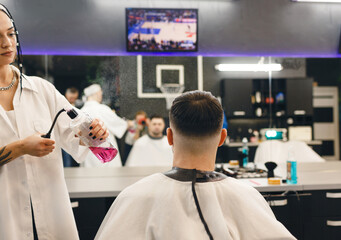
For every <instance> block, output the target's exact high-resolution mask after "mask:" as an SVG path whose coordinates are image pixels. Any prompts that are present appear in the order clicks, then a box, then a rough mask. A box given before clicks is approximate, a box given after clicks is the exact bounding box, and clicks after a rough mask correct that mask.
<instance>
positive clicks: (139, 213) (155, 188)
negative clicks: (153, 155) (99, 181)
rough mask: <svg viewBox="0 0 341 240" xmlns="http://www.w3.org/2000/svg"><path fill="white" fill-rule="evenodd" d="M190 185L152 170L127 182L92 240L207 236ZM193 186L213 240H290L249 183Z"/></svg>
mask: <svg viewBox="0 0 341 240" xmlns="http://www.w3.org/2000/svg"><path fill="white" fill-rule="evenodd" d="M191 184H192V183H191V182H182V181H178V180H174V179H172V178H169V177H167V176H165V175H164V174H162V173H156V174H153V175H151V176H149V177H146V178H143V179H142V180H140V181H138V182H137V183H135V184H133V185H131V186H130V187H127V188H126V189H124V190H123V191H122V192H121V193H120V194H119V196H118V197H117V198H116V199H115V201H114V203H113V205H112V206H111V208H110V210H109V211H108V213H107V215H106V217H105V218H104V220H103V222H102V225H101V227H100V229H99V231H98V233H97V235H96V238H95V239H96V240H111V239H115V240H126V239H134V240H142V239H143V240H152V239H156V240H160V239H162V240H174V239H186V240H187V239H195V240H207V239H209V237H208V235H207V233H206V231H205V228H204V225H203V223H202V222H201V219H200V217H199V214H198V211H197V208H196V205H195V202H194V198H193V194H192V189H191ZM195 189H196V194H197V196H198V201H199V205H200V207H201V211H202V214H203V216H204V218H205V221H206V223H207V225H208V228H209V229H210V232H211V234H212V236H213V238H214V239H215V240H229V239H235V240H237V239H242V240H260V239H264V240H265V239H267V240H279V239H281V240H284V239H295V238H294V237H293V236H292V235H291V234H290V233H289V231H288V230H287V229H286V228H285V227H284V226H283V225H282V224H281V223H280V222H278V221H277V220H276V218H275V216H274V214H273V213H272V211H271V209H270V207H269V205H268V204H267V202H266V201H265V199H264V198H263V197H262V195H261V194H260V193H259V192H258V191H257V190H256V189H254V188H253V187H251V186H249V185H246V184H244V183H242V182H240V181H238V180H236V179H234V178H230V177H228V178H225V179H223V180H220V181H216V182H204V183H196V184H195Z"/></svg>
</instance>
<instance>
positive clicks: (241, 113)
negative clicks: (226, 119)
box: [233, 111, 245, 116]
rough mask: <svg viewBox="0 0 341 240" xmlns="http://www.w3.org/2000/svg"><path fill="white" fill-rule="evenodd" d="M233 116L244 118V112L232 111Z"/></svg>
mask: <svg viewBox="0 0 341 240" xmlns="http://www.w3.org/2000/svg"><path fill="white" fill-rule="evenodd" d="M233 115H234V116H245V112H244V111H234V112H233Z"/></svg>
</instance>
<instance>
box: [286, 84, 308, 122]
mask: <svg viewBox="0 0 341 240" xmlns="http://www.w3.org/2000/svg"><path fill="white" fill-rule="evenodd" d="M286 95H287V115H288V116H304V115H306V116H312V115H313V79H311V78H304V79H294V78H288V79H287V80H286Z"/></svg>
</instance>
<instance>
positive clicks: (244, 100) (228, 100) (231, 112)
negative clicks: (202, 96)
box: [220, 79, 253, 118]
mask: <svg viewBox="0 0 341 240" xmlns="http://www.w3.org/2000/svg"><path fill="white" fill-rule="evenodd" d="M220 90H221V99H222V105H223V108H224V111H225V115H226V117H227V118H231V117H232V118H236V117H252V116H253V112H252V105H251V95H252V80H251V79H223V80H222V81H221V82H220Z"/></svg>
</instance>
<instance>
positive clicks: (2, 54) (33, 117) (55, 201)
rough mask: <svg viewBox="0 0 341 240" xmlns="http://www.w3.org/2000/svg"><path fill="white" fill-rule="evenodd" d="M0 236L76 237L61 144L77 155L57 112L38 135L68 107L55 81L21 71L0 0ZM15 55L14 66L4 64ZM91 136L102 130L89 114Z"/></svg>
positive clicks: (79, 150)
mask: <svg viewBox="0 0 341 240" xmlns="http://www.w3.org/2000/svg"><path fill="white" fill-rule="evenodd" d="M0 36H1V37H0V129H1V137H0V239H6V240H7V239H8V240H23V239H29V240H32V239H38V238H39V239H54V240H58V239H60V240H65V239H68V240H74V239H78V238H79V237H78V233H77V228H76V224H75V220H74V217H73V213H72V208H71V204H70V198H69V195H68V190H67V188H66V184H65V179H64V171H63V161H62V156H61V147H62V148H63V149H65V150H67V151H68V152H69V153H70V154H71V155H72V156H73V157H74V159H76V160H78V161H80V160H82V158H84V156H85V155H86V154H87V153H88V152H89V150H88V148H86V147H81V146H79V139H77V138H76V137H75V136H74V134H73V132H72V131H71V129H69V127H68V126H69V123H70V118H69V117H68V116H67V115H66V114H65V113H63V114H61V115H60V116H59V118H58V120H57V122H56V125H55V127H54V129H53V131H52V135H51V138H50V139H46V138H42V137H41V135H42V134H46V133H47V132H48V130H49V128H50V126H51V124H52V121H53V119H54V117H55V116H56V114H57V112H58V111H59V110H61V109H62V108H64V107H70V108H71V107H72V106H71V105H70V104H69V102H68V101H67V100H66V99H65V98H64V96H62V95H61V94H60V93H59V92H58V91H57V90H56V89H55V87H54V86H53V85H52V84H51V83H49V82H47V81H45V80H43V79H41V78H38V77H29V76H25V75H23V74H22V73H21V67H22V65H21V51H20V44H19V42H18V32H17V31H16V29H15V25H14V21H13V19H12V17H11V15H10V13H9V12H8V11H7V9H6V8H5V7H4V6H3V5H1V4H0ZM15 58H17V60H18V66H19V67H20V70H19V69H17V68H16V67H14V66H11V65H10V64H11V63H12V62H13V61H14V60H15ZM91 126H92V127H93V130H91V131H90V130H89V132H92V133H93V134H94V135H95V136H96V137H100V138H102V137H103V138H106V137H107V136H108V132H107V131H106V130H105V129H103V128H102V126H100V125H99V124H98V120H94V122H93V123H92V125H91Z"/></svg>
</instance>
